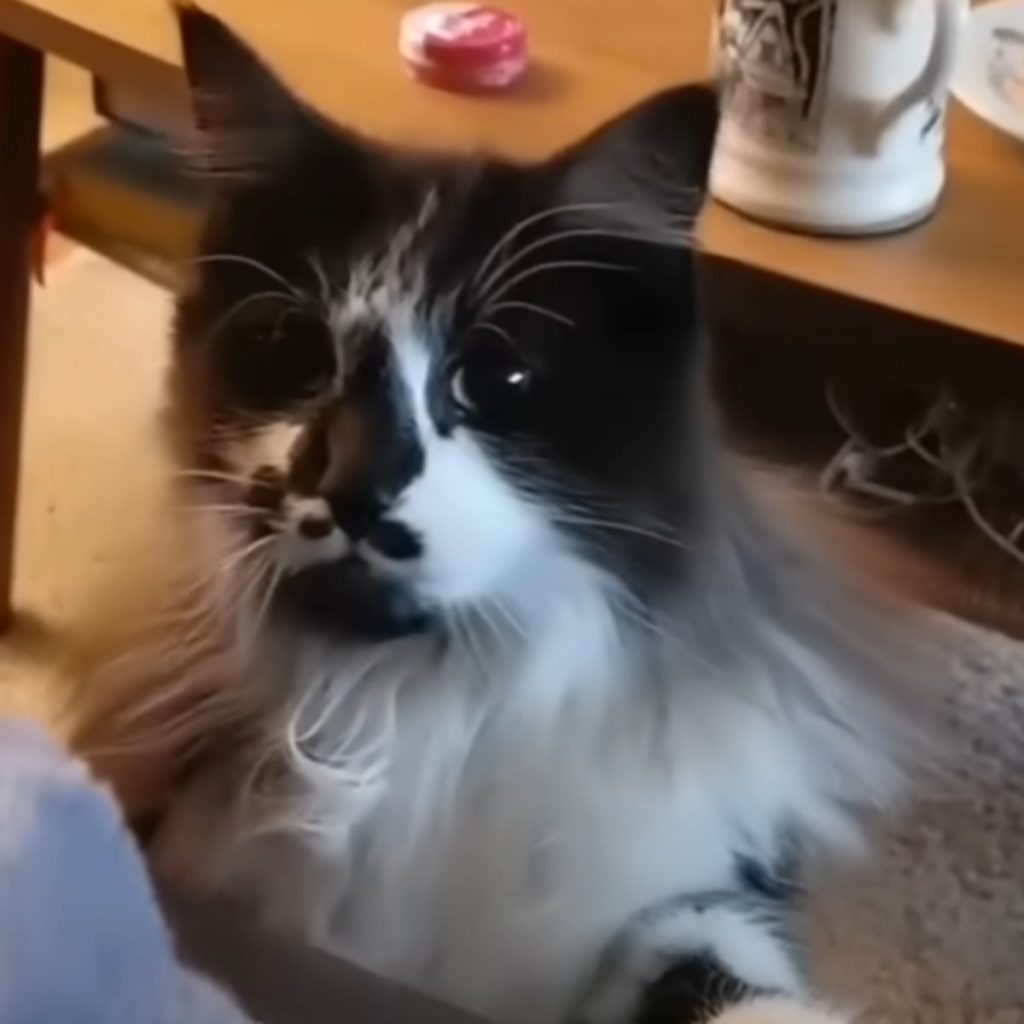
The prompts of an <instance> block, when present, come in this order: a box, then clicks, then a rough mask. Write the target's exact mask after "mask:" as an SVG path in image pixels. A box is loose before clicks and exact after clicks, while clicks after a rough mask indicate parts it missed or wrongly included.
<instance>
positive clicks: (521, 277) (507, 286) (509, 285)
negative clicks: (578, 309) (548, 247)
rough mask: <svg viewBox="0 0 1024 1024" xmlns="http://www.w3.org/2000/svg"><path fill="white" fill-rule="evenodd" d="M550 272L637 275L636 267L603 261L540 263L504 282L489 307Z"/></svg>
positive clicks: (492, 297) (491, 299)
mask: <svg viewBox="0 0 1024 1024" xmlns="http://www.w3.org/2000/svg"><path fill="white" fill-rule="evenodd" d="M550 270H610V271H616V272H624V273H635V272H636V267H627V266H623V265H622V264H621V263H605V262H603V261H601V260H552V261H551V262H550V263H538V264H537V265H535V266H532V267H527V268H526V270H521V271H520V272H519V273H518V274H516V275H514V276H513V277H512V279H511V280H508V281H502V282H501V285H500V286H499V287H498V289H497V291H496V292H495V293H494V295H493V296H490V297H489V299H490V301H489V304H488V305H489V306H490V305H491V304H493V303H496V302H498V301H499V300H500V299H502V298H503V297H504V296H506V295H507V294H508V293H509V292H510V291H511V290H512V289H513V288H515V287H516V285H520V284H522V283H523V282H524V281H528V280H529V279H530V278H531V277H536V276H537V274H541V273H544V272H545V271H550Z"/></svg>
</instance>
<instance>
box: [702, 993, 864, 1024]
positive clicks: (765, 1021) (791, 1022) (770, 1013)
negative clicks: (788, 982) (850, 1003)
mask: <svg viewBox="0 0 1024 1024" xmlns="http://www.w3.org/2000/svg"><path fill="white" fill-rule="evenodd" d="M855 1019H856V1018H855V1017H854V1016H852V1015H851V1014H849V1013H844V1012H842V1011H840V1010H834V1009H826V1008H824V1007H821V1006H812V1005H809V1004H807V1003H801V1002H798V1001H796V1000H794V999H787V998H783V997H781V996H765V997H763V998H761V999H755V1000H753V1001H752V1002H750V1003H747V1004H746V1005H744V1006H735V1007H733V1008H732V1009H729V1010H726V1011H725V1013H722V1014H719V1015H718V1016H716V1017H713V1018H712V1019H711V1020H710V1021H709V1022H708V1024H854V1021H855Z"/></svg>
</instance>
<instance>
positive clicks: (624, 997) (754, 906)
mask: <svg viewBox="0 0 1024 1024" xmlns="http://www.w3.org/2000/svg"><path fill="white" fill-rule="evenodd" d="M575 1016H576V1019H577V1020H578V1021H579V1024H710V1022H715V1024H846V1021H847V1020H848V1018H845V1017H843V1016H842V1015H836V1014H830V1013H829V1012H827V1011H823V1010H821V1009H817V1008H815V1007H814V1006H813V1004H812V1003H811V1002H810V1001H805V987H804V983H803V979H802V972H801V970H800V967H799V957H798V955H797V951H796V948H795V947H794V945H793V943H792V942H791V941H790V940H789V938H788V937H787V935H786V929H785V927H784V921H783V919H782V916H781V915H780V907H779V905H778V903H776V902H775V901H769V900H762V899H757V898H751V897H748V896H743V895H738V894H711V895H706V896H698V897H687V898H681V899H678V900H673V901H671V902H669V903H666V904H662V905H659V906H658V907H656V908H653V909H652V910H649V911H646V912H644V913H643V914H641V915H639V916H638V917H637V918H636V919H635V920H634V921H633V922H631V924H630V925H629V927H628V928H627V929H626V930H625V931H624V932H623V933H622V934H621V935H620V936H619V937H618V939H617V940H616V941H615V943H614V944H613V946H612V947H611V948H610V949H609V951H608V953H607V955H606V956H605V957H604V958H603V961H602V963H601V965H600V967H599V970H598V972H597V975H596V978H595V980H594V982H593V984H592V985H591V987H590V988H589V990H588V993H587V995H586V996H585V998H584V999H583V1002H582V1005H581V1007H580V1010H579V1012H578V1013H577V1014H576V1015H575Z"/></svg>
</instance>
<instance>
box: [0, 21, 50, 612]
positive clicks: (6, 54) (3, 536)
mask: <svg viewBox="0 0 1024 1024" xmlns="http://www.w3.org/2000/svg"><path fill="white" fill-rule="evenodd" d="M42 92H43V55H42V54H41V53H40V52H39V51H38V50H34V49H32V48H31V47H28V46H25V45H24V44H22V43H19V42H16V41H14V40H13V39H8V38H6V37H4V36H0V630H3V629H4V628H5V627H6V626H7V625H9V624H10V620H11V582H12V578H13V575H14V521H15V512H16V506H17V497H18V461H19V455H20V451H21V421H22V413H23V411H24V390H25V349H26V344H25V343H26V332H27V329H28V299H29V284H30V281H31V272H32V238H33V231H34V226H35V223H36V220H37V214H38V211H39V198H38V197H39V130H40V119H41V116H42Z"/></svg>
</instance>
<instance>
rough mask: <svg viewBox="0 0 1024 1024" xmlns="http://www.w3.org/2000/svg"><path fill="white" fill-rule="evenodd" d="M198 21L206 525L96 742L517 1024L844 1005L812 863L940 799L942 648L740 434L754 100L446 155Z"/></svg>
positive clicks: (207, 877)
mask: <svg viewBox="0 0 1024 1024" xmlns="http://www.w3.org/2000/svg"><path fill="white" fill-rule="evenodd" d="M181 22H182V28H183V37H184V51H185V62H186V67H187V70H188V75H189V78H190V80H191V83H192V86H193V91H194V98H195V104H196V115H197V121H198V124H199V127H200V129H201V131H202V135H203V140H204V154H203V156H204V159H206V160H207V165H208V169H209V170H210V172H211V182H212V190H213V192H214V197H213V205H212V210H211V213H210V216H209V219H208V222H207V224H206V228H205V233H204V237H203V243H202V255H201V257H200V258H199V259H198V260H197V262H196V264H195V272H194V275H193V280H192V281H191V282H190V284H189V285H188V287H187V288H186V290H185V292H184V295H183V297H182V299H181V301H180V307H179V313H178V318H177V326H176V347H175V363H174V368H173V373H172V380H171V400H172V408H171V417H170V419H171V422H172V426H173V437H174V440H175V445H176V452H177V455H178V458H179V459H180V461H181V463H182V466H183V470H184V473H183V479H184V483H183V488H184V491H185V494H186V497H187V499H188V501H189V502H190V503H191V505H192V506H193V515H192V516H190V517H189V523H188V526H189V528H190V530H191V531H192V532H191V533H190V537H191V541H190V548H189V555H188V557H187V559H186V561H185V564H183V566H182V577H183V580H184V589H183V590H182V594H181V597H180V601H179V614H178V617H177V618H176V619H171V620H170V621H169V622H166V623H164V624H162V625H161V627H160V632H159V635H158V637H157V638H156V639H155V640H154V641H152V642H151V643H149V644H147V645H142V646H140V647H139V648H138V649H136V650H135V651H133V652H131V653H130V654H128V655H126V656H125V657H123V658H121V659H119V661H118V662H117V663H116V665H114V666H112V667H111V668H110V669H109V670H108V671H107V673H106V682H107V686H106V687H105V688H102V693H103V694H105V697H103V698H102V699H100V700H99V703H98V705H97V706H103V708H104V710H103V711H102V713H97V714H95V716H94V717H93V719H92V720H91V721H90V722H88V723H83V724H82V727H81V729H80V737H79V742H80V744H81V745H82V746H83V747H86V748H88V749H91V750H93V752H94V753H95V754H96V760H97V764H98V765H99V770H101V771H103V772H105V773H107V774H109V775H111V776H114V777H117V776H118V775H120V776H121V779H122V784H123V785H124V786H125V787H126V788H127V789H132V788H133V787H134V790H135V796H136V797H139V798H140V799H137V800H135V803H136V804H137V805H138V806H139V808H140V809H141V811H142V812H144V816H145V817H147V819H148V827H149V828H150V830H151V850H152V856H153V860H154V863H155V865H156V867H157V869H158V870H159V871H161V872H163V873H165V874H168V875H170V876H173V877H175V878H176V879H178V880H179V882H184V883H186V884H190V885H194V886H202V887H207V888H218V889H225V890H228V891H230V892H233V893H236V894H239V895H241V896H244V897H245V898H247V899H251V900H252V901H254V902H256V903H257V904H258V905H259V906H260V907H262V908H263V909H264V910H265V911H266V912H267V913H268V914H269V915H270V916H271V917H273V918H274V919H275V920H277V921H278V922H280V923H282V924H283V925H286V926H288V927H292V928H297V929H299V930H301V931H302V932H303V933H304V934H305V935H307V936H308V937H310V938H311V939H312V940H313V941H315V942H316V943H319V944H321V945H322V946H324V947H325V948H327V949H329V950H331V951H333V952H336V953H337V954H339V955H342V956H345V957H348V958H351V959H353V960H355V961H357V962H359V963H361V964H364V965H366V966H368V967H370V968H372V969H375V970H377V971H380V972H382V973H384V974H386V975H388V976H390V977H392V978H395V979H398V980H401V981H404V982H407V983H409V984H412V985H414V986H417V987H420V988H423V989H426V990H429V991H430V992H432V993H435V994H437V995H439V996H441V997H443V998H445V999H447V1000H450V1001H452V1002H454V1003H457V1004H460V1005H462V1006H464V1007H468V1008H470V1009H473V1010H475V1011H477V1012H479V1013H481V1014H482V1015H484V1016H485V1017H488V1018H490V1019H494V1020H497V1021H502V1022H510V1024H560V1022H563V1021H568V1020H581V1021H586V1022H590V1024H626V1022H632V1021H637V1022H640V1021H643V1022H654V1021H661V1020H666V1021H667V1020H671V1021H672V1022H673V1024H691V1022H697V1021H705V1020H710V1019H712V1018H713V1019H715V1020H720V1021H721V1022H722V1024H726V1022H729V1024H742V1022H754V1021H757V1022H778V1024H782V1022H783V1021H787V1022H791V1024H796V1022H810V1021H815V1022H817V1021H821V1020H826V1019H833V1018H831V1017H829V1015H828V1014H827V1013H826V1012H825V1011H822V1010H816V1009H813V1008H811V1007H809V1006H807V1005H803V1004H801V1003H800V1002H799V1000H800V999H801V998H802V997H803V996H804V994H805V980H804V978H803V972H802V969H801V962H800V961H801V957H800V955H799V952H798V949H799V942H798V938H797V931H796V930H795V927H794V921H793V916H794V909H795V908H794V906H793V899H794V894H795V892H796V889H797V884H798V879H797V872H798V869H799V864H800V860H801V856H802V854H803V853H804V852H805V851H806V850H807V849H808V848H810V847H814V846H818V845H820V844H822V843H824V844H826V845H832V846H835V845H845V844H848V843H850V842H851V841H855V837H856V833H857V828H856V822H855V820H854V819H855V816H856V812H857V811H858V809H860V808H863V807H864V806H866V805H873V804H877V803H882V802H885V801H887V800H888V799H889V798H890V796H891V795H892V794H893V792H894V790H895V789H896V787H897V786H898V782H899V779H900V776H901V770H900V768H899V765H898V762H899V761H900V759H901V757H902V755H903V754H905V753H906V751H907V747H908V744H909V742H910V739H909V731H908V730H906V728H905V725H904V722H905V718H904V717H903V716H902V714H901V713H898V712H897V711H896V710H894V703H893V702H894V701H895V700H896V699H898V698H899V696H900V694H899V693H898V692H897V691H899V690H901V689H902V681H901V678H899V677H901V676H903V675H904V674H906V675H909V674H910V673H909V672H905V670H906V669H907V668H908V665H907V663H906V660H905V659H904V658H903V655H902V654H899V653H896V652H897V648H896V647H894V646H892V644H890V639H889V637H888V634H889V632H890V630H889V626H888V624H887V623H885V622H883V621H882V616H877V617H876V616H873V615H872V614H871V613H869V612H868V611H867V610H866V609H865V608H864V607H863V606H862V605H861V604H860V603H859V602H858V601H857V599H856V598H855V597H854V596H853V595H852V594H851V593H849V592H848V590H847V589H846V588H845V587H844V585H842V584H841V583H839V582H838V581H837V580H835V579H833V578H832V576H831V575H830V574H829V573H828V572H826V571H825V570H824V569H823V568H821V567H820V566H819V565H818V564H817V563H816V562H815V561H814V559H813V558H811V557H808V556H807V555H806V554H805V553H804V552H803V551H802V550H801V548H800V546H799V545H797V544H794V543H792V542H791V541H790V540H789V539H787V538H786V537H785V536H784V535H783V533H782V531H781V530H779V529H776V528H775V527H774V526H772V525H770V524H769V523H768V522H767V521H766V517H764V516H763V515H762V514H761V513H760V512H759V510H758V509H757V508H756V507H755V504H754V503H753V502H752V501H751V500H750V499H749V498H748V497H747V495H746V492H745V489H744V486H743V484H742V483H741V481H740V480H739V479H738V476H737V473H736V472H735V470H734V467H732V466H731V464H730V463H729V461H728V460H727V458H726V456H725V455H724V453H723V451H722V450H721V448H720V442H719V441H718V439H717V436H716V426H715V420H714V416H713V414H712V412H711V410H710V408H709V403H708V400H707V396H706V393H705V388H706V382H705V372H704V359H705V351H704V350H705V344H704V339H703V336H702V328H701V320H700V314H699V308H698V307H699V301H698V294H697V286H696V281H695V268H694V257H693V254H692V252H691V249H690V247H689V246H688V244H687V242H688V240H689V232H690V229H691V228H692V226H693V223H694V220H695V218H696V216H697V214H698V211H699V207H700V202H701V197H702V191H703V186H704V182H705V175H706V170H707V165H708V161H709V154H710V149H711V144H712V139H713V135H714V130H715V124H716V103H715V99H714V96H713V94H712V92H711V91H710V90H709V89H707V88H705V87H702V86H690V87H684V88H678V89H673V90H670V91H667V92H665V93H663V94H661V95H658V96H655V97H653V98H651V99H649V100H647V101H646V102H643V103H641V104H639V105H638V106H637V107H635V108H634V109H632V110H630V111H628V112H626V113H625V114H623V115H621V116H620V117H618V118H617V119H616V120H614V121H612V122H611V123H609V124H607V125H605V126H604V127H602V128H600V129H599V130H597V131H596V132H594V133H593V134H592V135H591V136H589V137H588V138H585V139H584V140H582V141H581V142H579V143H578V144H576V145H574V146H572V147H571V148H569V149H567V150H565V151H564V152H562V153H560V154H558V155H557V156H555V157H553V158H552V159H550V160H548V161H546V162H542V163H539V164H536V165H530V166H525V165H523V166H521V165H517V164H513V163H509V162H504V161H500V160H493V159H486V158H483V157H480V158H465V157H445V156H426V155H423V154H412V153H404V152H396V151H392V150H389V149H386V148H384V147H382V146H380V145H376V144H372V143H370V142H367V141H365V140H362V139H360V138H358V137H356V136H355V135H354V134H352V133H350V132H348V131H345V130H343V129H340V128H338V127H336V126H334V125H331V124H328V123H327V122H325V121H324V120H322V119H321V118H320V117H319V116H317V115H316V114H314V113H313V112H312V111H311V110H309V109H307V108H305V107H304V106H303V105H301V104H300V103H299V102H298V101H297V100H295V99H294V98H293V97H292V96H291V95H290V94H289V93H288V92H287V91H286V89H285V88H284V87H283V86H282V85H281V84H280V83H279V82H277V81H276V80H275V79H274V78H273V77H272V75H271V74H270V73H269V72H268V71H267V70H266V69H265V68H264V66H263V65H262V64H261V63H260V62H259V61H258V60H257V58H256V57H254V56H253V54H252V53H251V52H250V51H249V50H248V49H247V48H246V47H245V46H244V45H243V44H242V43H240V42H239V40H238V39H237V38H235V37H234V36H233V35H232V34H231V33H230V32H229V31H228V30H227V29H226V28H225V27H224V26H223V25H222V24H221V23H220V22H218V21H217V20H215V19H214V18H212V17H210V16H207V15H205V14H202V13H200V12H198V11H196V10H194V9H189V10H186V11H184V12H182V14H181ZM366 101H367V102H372V101H373V98H372V97H367V98H366ZM753 312H754V311H752V313H753ZM761 315H764V314H761ZM97 687H98V688H99V687H100V682H99V681H98V682H97ZM97 692H100V691H99V690H97ZM104 700H105V701H106V704H104ZM140 753H141V754H143V755H144V756H145V758H146V759H147V760H148V762H149V763H148V767H146V768H145V769H137V770H136V769H135V768H131V767H128V768H124V767H119V766H118V761H119V758H121V759H123V763H124V764H125V765H131V764H132V763H133V762H132V761H131V758H130V757H129V754H133V755H134V756H138V755H139V754H140ZM156 763H159V764H162V765H163V767H162V768H160V767H157V768H154V767H153V765H154V764H156ZM341 1013H343V1008H339V1015H340V1014H341ZM719 1015H720V1016H719ZM340 1019H343V1018H342V1017H340ZM835 1019H840V1018H835Z"/></svg>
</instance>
